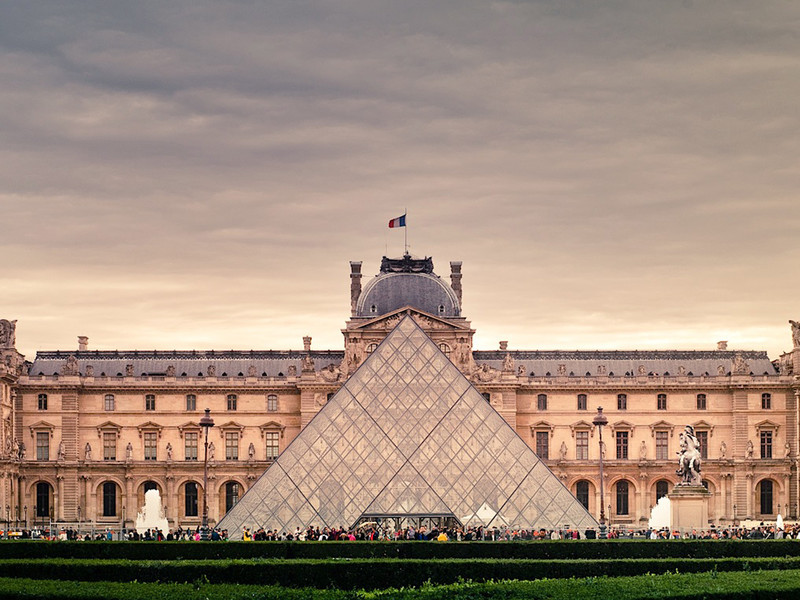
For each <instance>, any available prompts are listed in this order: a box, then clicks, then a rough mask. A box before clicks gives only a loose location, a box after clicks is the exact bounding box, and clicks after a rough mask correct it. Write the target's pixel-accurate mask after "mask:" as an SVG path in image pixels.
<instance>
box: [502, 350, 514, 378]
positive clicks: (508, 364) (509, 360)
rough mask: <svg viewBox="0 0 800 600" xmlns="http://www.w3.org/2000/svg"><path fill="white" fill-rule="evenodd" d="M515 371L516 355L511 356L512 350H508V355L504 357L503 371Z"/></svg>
mask: <svg viewBox="0 0 800 600" xmlns="http://www.w3.org/2000/svg"><path fill="white" fill-rule="evenodd" d="M513 372H514V357H513V356H511V353H510V352H507V353H506V355H505V356H504V357H503V373H513Z"/></svg>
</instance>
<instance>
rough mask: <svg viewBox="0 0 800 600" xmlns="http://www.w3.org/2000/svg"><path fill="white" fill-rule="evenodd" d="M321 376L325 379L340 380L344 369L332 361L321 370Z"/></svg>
mask: <svg viewBox="0 0 800 600" xmlns="http://www.w3.org/2000/svg"><path fill="white" fill-rule="evenodd" d="M319 376H320V377H321V378H322V379H323V380H325V381H339V379H341V377H342V371H341V369H339V367H338V366H336V365H335V364H333V363H331V364H329V365H328V366H327V367H325V368H324V369H322V370H321V371H320V372H319Z"/></svg>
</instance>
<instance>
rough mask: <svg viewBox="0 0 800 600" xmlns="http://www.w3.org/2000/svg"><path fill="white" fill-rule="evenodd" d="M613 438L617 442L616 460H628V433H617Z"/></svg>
mask: <svg viewBox="0 0 800 600" xmlns="http://www.w3.org/2000/svg"><path fill="white" fill-rule="evenodd" d="M615 437H616V441H617V458H618V459H619V460H626V459H627V458H628V432H627V431H617V432H616V435H615Z"/></svg>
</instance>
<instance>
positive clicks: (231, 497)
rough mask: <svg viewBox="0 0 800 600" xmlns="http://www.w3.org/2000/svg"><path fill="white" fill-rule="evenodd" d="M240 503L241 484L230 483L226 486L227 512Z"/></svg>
mask: <svg viewBox="0 0 800 600" xmlns="http://www.w3.org/2000/svg"><path fill="white" fill-rule="evenodd" d="M238 501H239V484H238V483H237V482H235V481H229V482H228V483H226V484H225V512H228V511H229V510H230V509H232V508H233V507H234V505H235V504H236V503H237V502H238Z"/></svg>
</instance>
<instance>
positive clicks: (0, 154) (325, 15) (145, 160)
mask: <svg viewBox="0 0 800 600" xmlns="http://www.w3.org/2000/svg"><path fill="white" fill-rule="evenodd" d="M798 21H800V8H798V7H796V6H795V5H794V4H792V3H785V2H761V3H758V5H754V4H752V3H749V2H702V3H693V2H684V3H682V4H678V3H665V2H655V1H653V2H641V1H639V2H603V3H596V2H588V1H586V2H578V1H574V2H558V3H550V2H495V3H487V2H479V1H474V2H437V3H433V4H431V3H428V2H421V1H420V2H405V1H404V2H362V1H358V0H353V1H345V2H337V3H333V4H331V3H324V2H293V3H269V2H267V3H265V2H244V1H243V2H188V1H186V2H171V3H162V2H137V3H107V2H97V3H91V2H82V3H61V2H36V3H14V4H6V5H4V6H3V7H2V8H0V75H1V76H2V78H3V81H4V85H3V87H2V89H0V133H2V136H0V182H2V183H0V203H2V207H3V218H4V222H5V223H6V224H7V227H6V228H5V229H6V232H5V233H4V235H3V236H2V239H0V250H2V251H3V255H4V256H5V257H6V259H7V266H6V267H5V268H4V271H3V275H2V277H3V283H4V284H5V285H4V289H6V290H8V291H7V293H6V294H5V295H4V302H3V311H2V312H3V314H2V315H0V316H4V317H6V318H18V319H19V320H20V323H19V335H18V337H17V339H18V341H19V343H20V345H21V347H22V348H23V350H24V351H25V352H26V353H28V354H29V355H30V354H32V353H33V352H34V351H35V349H37V348H51V347H65V348H68V347H71V346H72V345H74V339H75V336H76V335H78V334H87V335H90V337H91V338H92V341H93V343H96V344H97V345H99V346H101V347H126V346H127V347H139V348H150V347H158V348H167V347H175V346H184V347H188V346H194V347H220V348H221V347H262V348H263V347H290V346H293V347H297V346H299V340H300V336H302V335H303V334H306V333H310V334H312V335H314V337H315V346H317V347H326V346H330V347H340V346H341V338H340V336H341V334H340V333H339V329H340V327H341V325H342V323H343V321H344V320H345V318H346V317H347V314H348V310H347V309H348V278H347V262H346V261H347V260H350V259H363V260H364V261H365V272H366V273H367V274H369V273H371V272H374V271H375V270H376V269H377V262H378V259H379V257H380V255H381V254H383V253H384V251H385V250H386V248H387V247H388V251H389V253H390V254H398V253H399V252H401V251H402V234H398V233H397V232H389V231H387V230H386V221H387V220H388V219H389V218H391V217H394V216H397V215H398V214H400V212H402V210H403V209H404V208H405V207H408V208H409V215H410V216H409V225H410V228H409V239H410V242H411V244H412V251H413V252H415V253H417V254H431V255H433V256H434V259H435V260H436V264H437V270H438V271H439V272H440V273H445V272H446V270H447V266H446V265H447V261H448V260H451V259H462V260H464V270H465V281H464V285H465V306H464V309H465V314H466V315H467V316H468V317H469V318H471V319H472V322H473V325H474V326H475V327H476V328H477V330H478V343H479V344H480V345H481V346H482V347H493V346H494V345H495V343H496V341H497V340H498V339H509V340H511V345H512V346H514V347H529V348H532V347H538V348H552V347H558V346H561V347H583V348H587V347H633V346H638V347H642V348H644V347H678V346H680V347H711V346H712V345H713V342H714V341H716V338H717V337H719V336H728V338H729V339H730V340H731V341H732V345H734V346H736V347H755V348H765V349H768V350H769V351H770V352H771V354H772V355H776V354H777V353H778V352H779V351H782V350H784V349H787V348H788V345H789V337H788V327H786V326H785V325H786V321H787V319H789V318H796V317H797V315H796V314H794V313H793V312H792V311H794V310H795V309H796V302H793V299H794V298H795V297H796V296H797V294H798V291H800V290H798V287H799V284H798V283H797V282H796V281H795V279H796V278H795V277H793V272H794V270H796V269H795V265H796V264H797V259H798V244H797V242H796V234H795V232H796V231H797V230H798V225H800V202H798V198H797V194H796V190H797V188H798V179H800V177H798V176H799V175H800V169H799V168H798V165H797V160H796V157H797V156H798V154H800V152H798V151H799V150H800V148H798V145H799V144H800V142H798V139H797V136H796V135H795V132H796V131H797V130H798V129H799V128H800V123H799V122H798V121H800V115H798V108H797V103H796V97H797V96H798V91H800V90H798V88H800V84H799V83H798V81H800V77H798V75H800V58H798V57H800V40H799V39H798V33H797V31H798V30H800V29H798V24H799V23H798ZM95 332H96V333H95ZM720 339H721V338H720ZM318 344H319V345H318Z"/></svg>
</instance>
